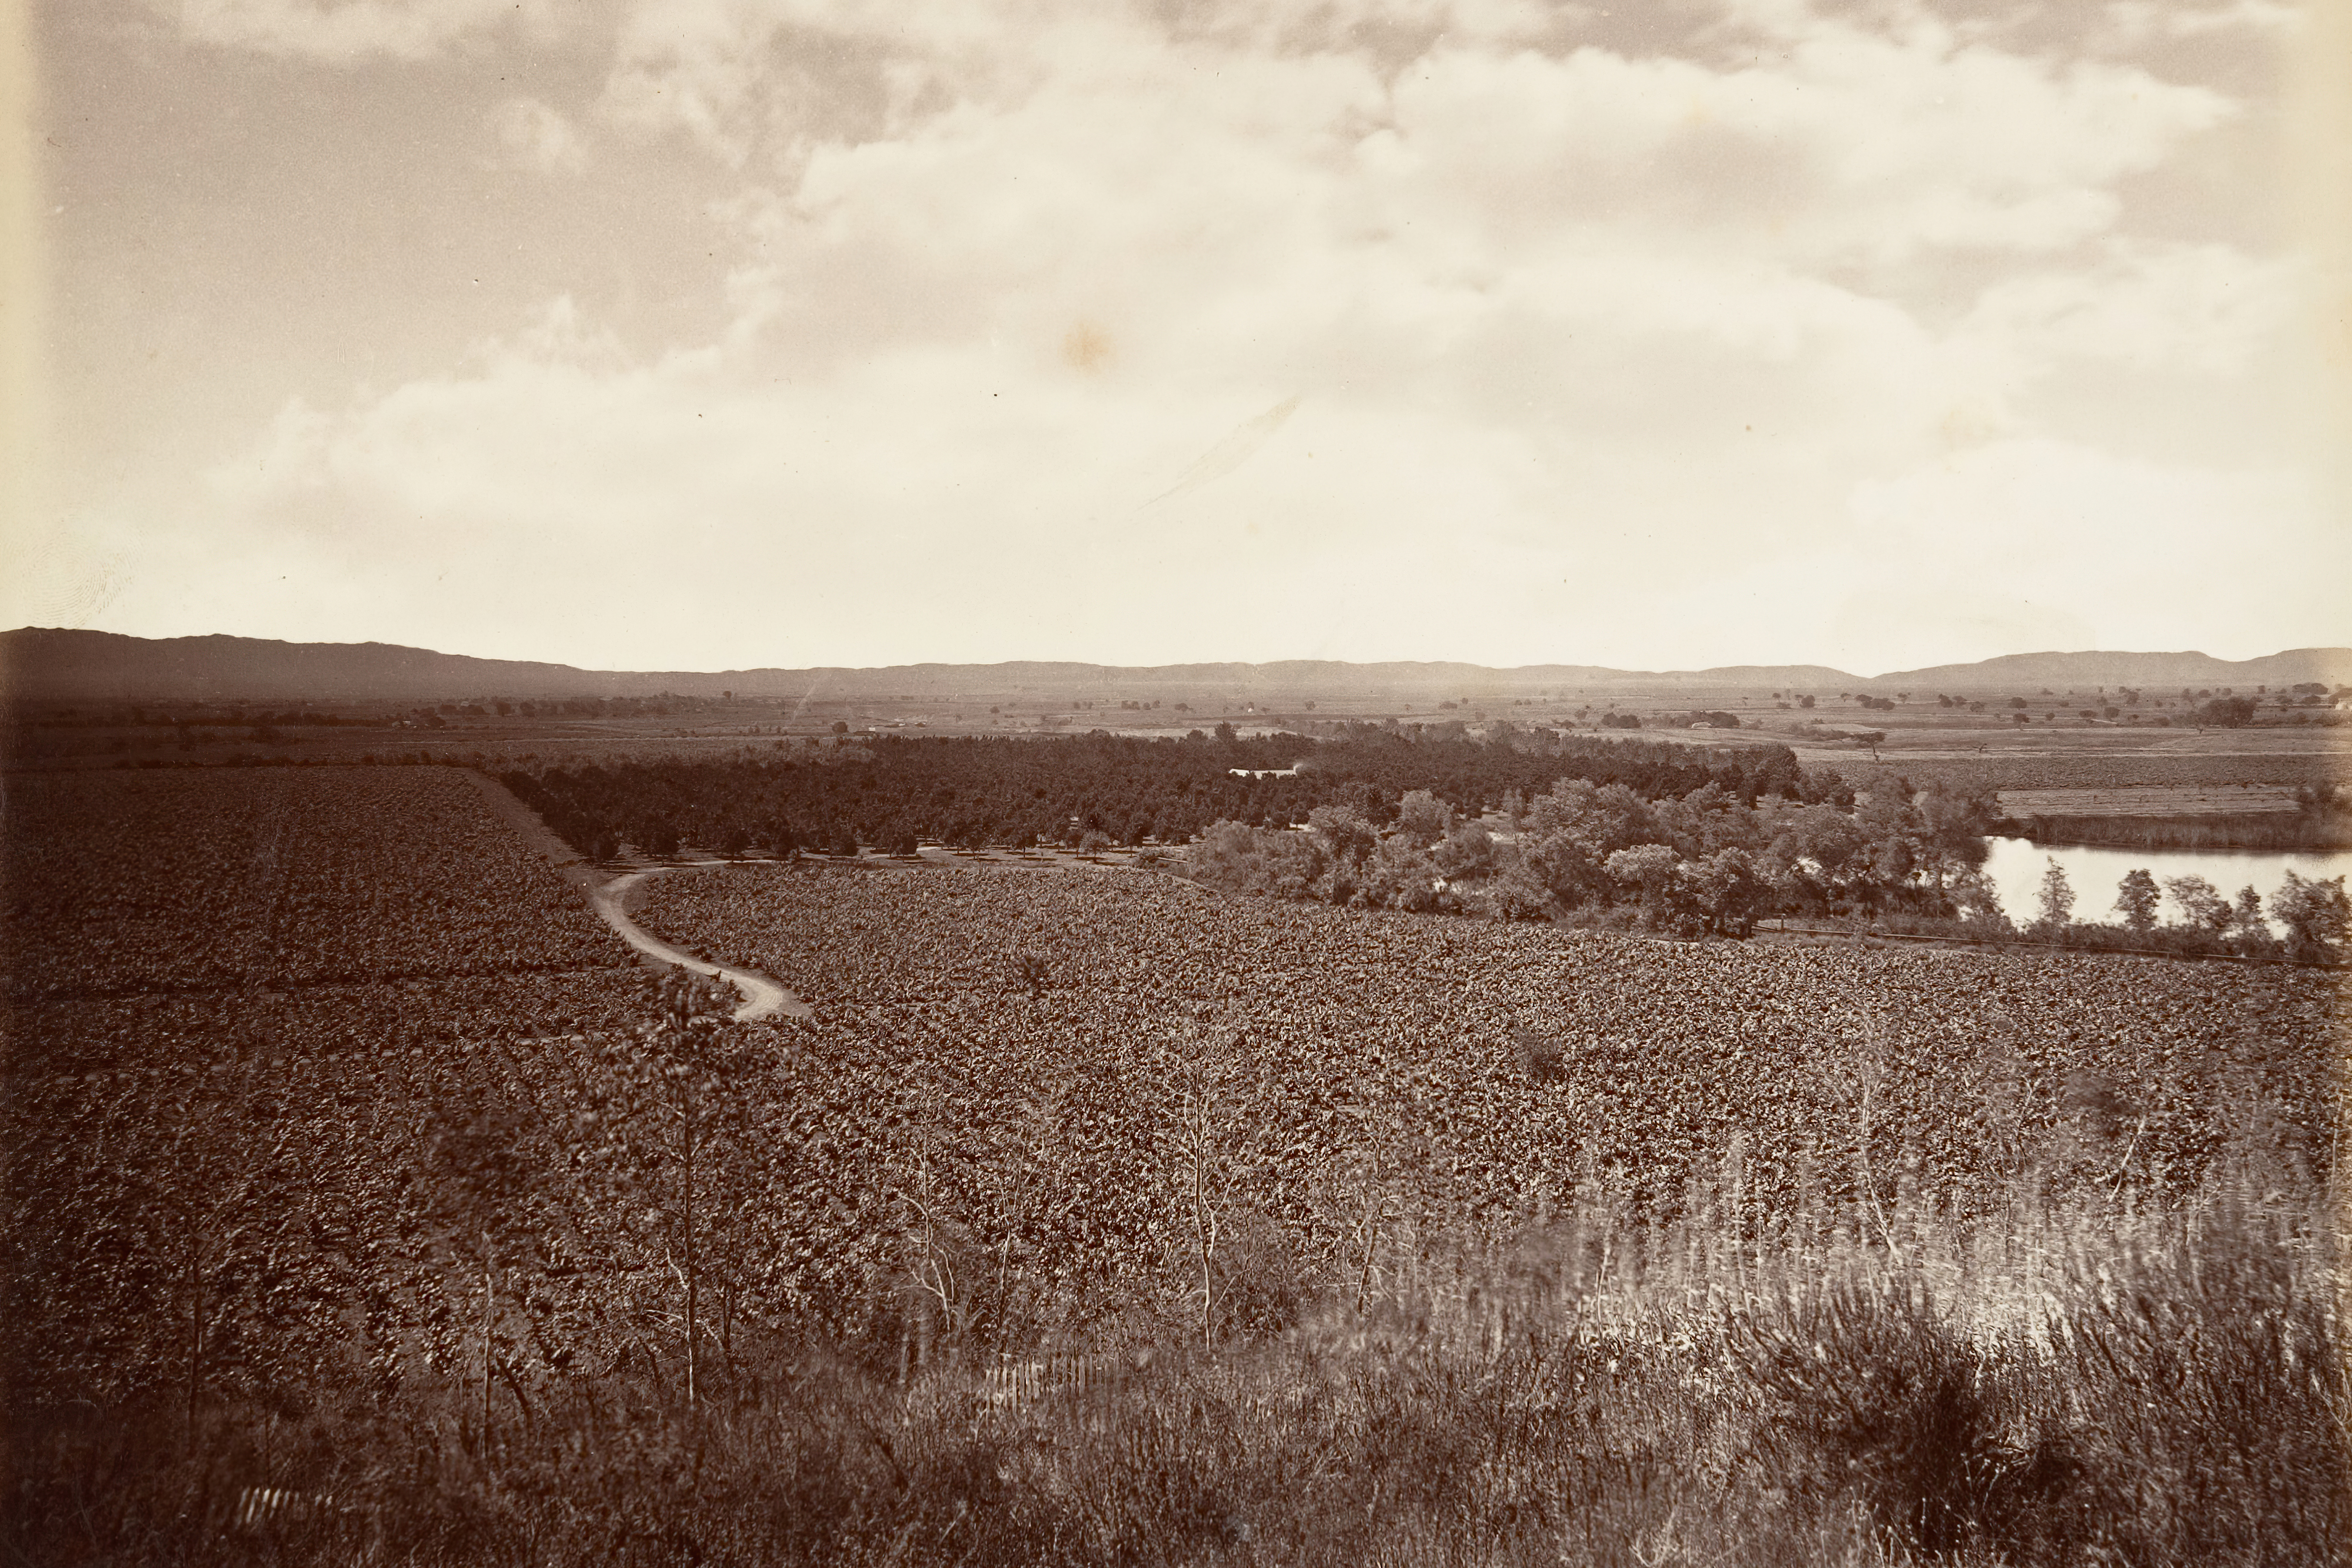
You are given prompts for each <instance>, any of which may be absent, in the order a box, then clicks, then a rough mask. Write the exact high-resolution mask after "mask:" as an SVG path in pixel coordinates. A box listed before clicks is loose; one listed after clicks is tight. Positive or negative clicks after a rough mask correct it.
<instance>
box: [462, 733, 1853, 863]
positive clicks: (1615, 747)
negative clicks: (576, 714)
mask: <svg viewBox="0 0 2352 1568" xmlns="http://www.w3.org/2000/svg"><path fill="white" fill-rule="evenodd" d="M1291 768H1297V773H1296V775H1295V776H1287V777H1280V778H1274V777H1243V776H1240V775H1239V774H1237V772H1236V770H1237V769H1238V770H1245V771H1246V772H1248V773H1251V774H1257V773H1269V772H1283V773H1287V772H1288V770H1289V769H1291ZM502 777H503V778H504V780H505V782H506V783H507V784H508V786H509V788H511V789H513V790H514V791H515V792H516V793H517V794H518V795H520V797H521V798H522V799H523V800H525V801H527V802H528V803H529V804H530V806H531V807H532V808H533V809H535V810H538V811H539V812H540V814H541V816H542V817H544V818H545V819H546V820H547V822H548V824H549V826H551V827H552V828H553V829H554V830H555V831H557V832H558V833H560V834H562V836H563V837H564V839H565V840H567V841H569V842H571V843H572V845H573V846H574V847H575V848H577V849H579V850H580V851H581V852H583V853H585V854H588V855H591V856H593V857H596V858H599V859H602V858H604V857H606V856H609V855H610V854H611V853H612V852H614V850H615V849H616V848H617V847H618V846H619V845H620V844H621V843H622V842H624V841H626V842H628V843H632V844H635V845H636V846H637V847H638V848H639V849H642V850H647V851H650V852H654V853H656V854H667V853H669V852H672V851H674V850H675V849H676V848H677V845H678V844H679V843H680V842H690V843H695V844H700V845H704V846H707V847H709V848H713V849H718V850H721V851H724V852H730V853H733V852H740V851H742V850H744V849H748V848H760V849H765V850H771V851H774V852H791V851H793V850H794V849H799V848H808V849H817V850H826V851H836V850H838V851H846V850H849V849H852V848H854V847H856V846H857V845H859V844H863V845H866V846H868V847H875V848H881V849H886V850H908V849H912V848H913V847H914V844H915V841H917V840H918V839H935V840H939V841H943V842H946V843H950V844H958V845H983V844H1025V843H1033V842H1036V841H1041V840H1042V841H1047V842H1060V841H1077V840H1080V839H1083V838H1084V836H1085V835H1087V834H1089V833H1095V834H1099V835H1101V837H1102V839H1104V840H1107V841H1110V842H1113V843H1123V844H1132V843H1140V842H1142V841H1144V840H1146V839H1151V840H1155V841H1160V842H1163V843H1170V842H1172V843H1182V842H1185V841H1189V840H1191V839H1192V838H1194V837H1196V836H1198V835H1199V834H1201V833H1202V832H1203V831H1206V830H1208V829H1209V828H1210V827H1211V826H1212V825H1213V824H1215V823H1218V822H1224V821H1232V822H1240V823H1244V824H1247V825H1251V826H1265V827H1272V828H1281V827H1285V826H1287V825H1290V824H1293V823H1298V822H1304V821H1307V816H1308V814H1309V813H1310V812H1312V811H1313V810H1316V809H1317V808H1318V807H1326V806H1344V807H1346V808H1347V809H1348V810H1350V811H1352V812H1354V813H1355V814H1356V815H1357V816H1358V817H1359V818H1360V819H1361V820H1363V821H1366V822H1369V823H1372V824H1377V825H1381V826H1385V825H1386V824H1388V823H1390V822H1391V821H1394V820H1395V818H1396V814H1397V811H1398V809H1399V805H1400V803H1401V802H1402V800H1403V799H1404V797H1405V796H1406V795H1407V794H1408V793H1409V792H1412V791H1415V790H1421V791H1426V792H1427V793H1428V794H1429V795H1431V796H1432V797H1433V799H1434V800H1439V801H1442V802H1444V804H1445V805H1446V807H1447V808H1448V809H1449V810H1454V811H1455V812H1461V813H1468V814H1472V815H1475V814H1476V813H1478V812H1480V811H1484V810H1490V809H1496V808H1499V807H1501V806H1502V805H1503V804H1504V802H1505V801H1506V800H1507V798H1508V797H1510V796H1512V795H1513V794H1515V793H1517V794H1520V795H1526V794H1531V793H1534V792H1536V791H1538V790H1542V789H1549V788H1550V787H1551V786H1552V784H1553V783H1554V782H1555V781H1556V780H1558V779H1562V778H1570V779H1580V780H1582V781H1584V782H1587V783H1589V784H1591V785H1593V786H1595V787H1608V786H1614V787H1617V788H1619V789H1622V790H1623V791H1625V792H1626V793H1627V794H1629V795H1631V796H1632V797H1633V798H1634V799H1636V800H1670V799H1679V798H1682V797H1685V796H1687V795H1689V794H1691V793H1692V792H1693V791H1694V790H1698V789H1713V790H1714V791H1715V792H1716V796H1717V798H1719V799H1722V800H1732V801H1736V802H1738V803H1740V804H1742V805H1746V804H1749V803H1752V802H1754V801H1756V800H1759V799H1761V798H1765V797H1779V798H1782V799H1788V800H1802V801H1811V802H1818V803H1828V804H1832V805H1842V804H1844V803H1846V802H1848V801H1849V800H1850V799H1851V797H1850V796H1849V795H1847V793H1846V792H1845V790H1844V787H1843V784H1842V783H1841V782H1840V781H1839V780H1837V779H1835V778H1834V777H1828V778H1821V777H1813V776H1808V775H1807V774H1805V773H1804V772H1803V771H1802V770H1801V769H1800V768H1798V766H1797V763H1796V758H1795V757H1794V755H1793V754H1791V753H1790V751H1789V750H1788V748H1787V747H1727V748H1723V749H1720V750H1717V749H1712V748H1707V749H1702V748H1699V747H1689V746H1681V745H1674V744H1665V743H1654V742H1653V743H1644V742H1640V741H1601V740H1592V739H1561V738H1559V737H1553V736H1549V735H1545V734H1541V733H1538V734H1533V735H1528V734H1516V735H1514V734H1505V735H1500V736H1496V737H1490V738H1488V739H1487V740H1486V741H1484V742H1481V741H1475V740H1471V739H1468V738H1465V737H1453V736H1442V735H1441V736H1434V737H1413V736H1409V735H1404V734H1400V733H1397V732H1395V731H1392V730H1389V729H1385V728H1382V727H1376V726H1370V725H1365V726H1356V727H1350V728H1349V729H1348V730H1347V731H1346V732H1344V733H1342V734H1341V735H1339V736H1337V737H1331V738H1326V739H1319V740H1318V739H1310V738H1307V737H1303V736H1297V735H1287V734H1285V735H1273V736H1262V737H1249V738H1237V737H1230V736H1229V735H1226V734H1221V735H1218V736H1214V737H1212V736H1207V735H1203V734H1202V733H1200V732H1198V731H1195V732H1194V733H1193V735H1192V736H1191V737H1187V738H1185V739H1182V740H1176V739H1159V740H1145V739H1139V738H1135V737H1122V736H1111V735H1106V734H1102V733H1099V732H1097V733H1095V734H1091V735H1085V736H1072V737H1051V738H1044V737H1041V738H1034V739H1030V738H1024V739H996V738H985V737H971V738H955V737H907V738H902V737H885V738H880V739H875V740H862V741H857V742H854V743H850V744H845V745H839V746H829V747H827V746H812V747H804V748H802V749H799V750H794V749H793V748H790V747H780V748H779V749H778V751H777V753H776V754H775V755H774V756H773V757H772V758H753V759H736V760H732V761H726V762H648V763H631V764H625V765H622V766H617V767H613V768H580V769H578V770H576V771H567V770H564V769H561V768H556V769H550V770H547V771H545V772H541V773H539V774H536V775H532V774H528V773H509V774H506V775H503V776H502Z"/></svg>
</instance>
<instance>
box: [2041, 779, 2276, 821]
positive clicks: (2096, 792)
mask: <svg viewBox="0 0 2352 1568" xmlns="http://www.w3.org/2000/svg"><path fill="white" fill-rule="evenodd" d="M2000 809H2001V811H2002V812H2003V814H2005V815H2007V816H2011V817H2201V816H2211V815H2214V814H2216V813H2221V814H2228V815H2241V814H2244V813H2249V812H2256V811H2292V810H2294V809H2295V799H2294V790H2293V789H2288V788H2286V787H2285V786H2284V785H2276V784H2220V785H2166V784H2145V785H2137V786H2130V787H2126V788H2123V789H2003V790H2001V791H2000Z"/></svg>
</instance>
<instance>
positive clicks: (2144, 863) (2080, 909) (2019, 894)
mask: <svg viewBox="0 0 2352 1568" xmlns="http://www.w3.org/2000/svg"><path fill="white" fill-rule="evenodd" d="M1985 842H1986V843H1987V844H1988V845H1989V846H1990V848H1991V850H1992V858H1991V859H1990V860H1988V861H1986V862H1985V866H1984V873H1985V878H1986V880H1987V881H1989V882H1990V883H1992V884H1993V887H1994V888H1995V889H1996V890H1997V891H1998V892H1999V894H2000V906H2001V908H2002V909H2003V910H2004V911H2005V912H2007V914H2008V915H2009V917H2010V918H2011V920H2014V921H2016V922H2017V923H2018V924H2019V925H2023V924H2024V923H2025V922H2027V921H2029V920H2032V918H2033V917H2034V916H2035V915H2037V914H2038V913H2040V910H2041V904H2040V900H2039V899H2038V898H2037V897H2036V894H2038V893H2039V892H2040V890H2041V887H2042V871H2043V869H2044V867H2045V866H2046V865H2047V863H2048V862H2051V861H2053V860H2054V861H2056V862H2058V863H2059V865H2060V866H2061V867H2063V869H2064V871H2065V873H2066V880H2067V881H2068V882H2069V883H2072V884H2073V885H2074V918H2075V919H2077V920H2084V921H2113V920H2116V913H2115V907H2114V906H2115V902H2116V884H2117V883H2120V882H2122V881H2123V879H2124V873H2126V872H2128V871H2131V870H2134V869H2135V868H2137V869H2141V870H2145V871H2147V872H2148V873H2150V874H2152V875H2153V876H2154V877H2155V878H2156V881H2157V885H2158V886H2159V887H2161V886H2163V885H2164V879H2165V878H2167V877H2171V876H2201V877H2203V878H2204V879H2205V880H2206V881H2207V882H2210V883H2212V884H2213V885H2214V886H2215V887H2217V888H2219V889H2221V896H2222V897H2224V898H2227V899H2230V900H2231V901H2232V902H2235V900H2236V899H2237V896H2238V890H2239V889H2240V888H2242V887H2246V886H2250V885H2251V886H2252V887H2253V888H2254V890H2255V891H2257V892H2258V893H2260V894H2262V895H2263V907H2264V908H2265V909H2267V908H2269V907H2270V901H2271V895H2272V894H2274V893H2276V892H2277V891H2278V890H2279V884H2280V883H2282V882H2284V880H2285V877H2286V873H2288V872H2290V871H2292V872H2294V873H2295V874H2296V875H2297V876H2300V877H2304V878H2306V879H2308V878H2313V877H2332V876H2345V875H2347V874H2352V854H2342V853H2334V854H2286V853H2282V852H2278V851H2275V850H2109V849H2091V848H2084V847H2080V846H2076V847H2072V848H2061V847H2057V846H2053V845H2048V844H2036V843H2034V842H2033V841H2031V840H2029V839H1988V840H1986V841H1985ZM2157 917H2158V919H2160V920H2164V921H2167V922H2170V921H2175V920H2178V919H2179V918H2180V910H2179V906H2178V905H2177V904H2174V903H2173V902H2172V895H2171V894H2166V895H2165V899H2164V906H2163V908H2162V909H2161V910H2160V911H2159V912H2158V916H2157ZM2273 929H2275V926H2274V927H2273Z"/></svg>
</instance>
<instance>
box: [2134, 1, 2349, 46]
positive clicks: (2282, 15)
mask: <svg viewBox="0 0 2352 1568" xmlns="http://www.w3.org/2000/svg"><path fill="white" fill-rule="evenodd" d="M2105 21H2106V42H2108V43H2109V44H2110V46H2111V47H2124V48H2132V47H2138V46H2140V45H2142V44H2145V43H2147V42H2148V41H2150V40H2152V39H2158V38H2163V39H2186V38H2204V37H2210V36H2212V35H2214V34H2217V33H2243V34H2250V35H2252V36H2255V37H2263V36H2266V35H2267V36H2271V37H2284V35H2286V34H2289V33H2292V32H2294V30H2295V29H2296V28H2297V27H2298V26H2301V25H2302V21H2303V13H2302V8H2301V7H2300V6H2297V5H2287V4H2283V3H2282V0H2230V3H2229V4H2227V5H2178V4H2168V5H2158V4H2157V3H2156V0H2114V3H2112V4H2110V5H2108V6H2107V7H2106V12H2105Z"/></svg>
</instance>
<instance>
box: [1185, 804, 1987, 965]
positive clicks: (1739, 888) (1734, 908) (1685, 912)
mask: <svg viewBox="0 0 2352 1568" xmlns="http://www.w3.org/2000/svg"><path fill="white" fill-rule="evenodd" d="M1998 817H1999V808H1998V807H1997V806H1996V805H1995V804H1994V803H1993V801H1992V800H1991V798H1990V796H1988V795H1984V794H1981V793H1979V794H1959V793H1954V792H1952V791H1949V790H1948V789H1942V788H1940V787H1938V788H1936V789H1928V790H1925V791H1915V790H1913V789H1911V787H1910V785H1909V784H1908V783H1907V782H1906V781H1904V780H1902V779H1895V780H1894V781H1892V783H1891V784H1890V785H1889V786H1888V787H1886V788H1883V789H1873V790H1872V791H1871V793H1870V794H1869V795H1868V796H1867V797H1865V798H1864V799H1863V800H1860V801H1859V802H1856V801H1854V800H1852V798H1851V797H1850V796H1848V797H1842V798H1839V799H1821V800H1805V799H1803V798H1801V797H1794V798H1792V797H1790V796H1785V795H1778V794H1772V795H1763V796H1759V797H1754V798H1750V799H1742V798H1741V797H1740V796H1738V794H1736V793H1734V792H1732V791H1729V790H1727V789H1723V788H1722V787H1721V786H1719V785H1717V784H1715V783H1712V782H1709V783H1706V784H1703V785H1701V786H1700V787H1698V788H1697V789H1692V790H1689V791H1687V792H1685V793H1683V794H1679V795H1676V794H1660V795H1658V796H1655V797H1653V798H1649V799H1644V798H1643V795H1642V794H1641V793H1640V792H1639V791H1638V790H1635V789H1630V788H1628V787H1626V786H1625V785H1622V784H1618V783H1605V784H1596V783H1594V782H1593V781H1591V780H1590V779H1579V778H1574V777H1567V778H1561V779H1558V780H1557V781H1556V782H1555V783H1554V784H1553V785H1552V787H1551V788H1550V789H1549V790H1547V791H1546V792H1544V793H1542V794H1538V795H1536V796H1534V797H1533V798H1531V799H1522V798H1521V797H1520V796H1518V795H1517V793H1516V792H1515V793H1513V794H1511V795H1508V796H1507V797H1506V800H1505V803H1504V807H1503V825H1502V829H1501V831H1496V829H1495V828H1494V827H1492V826H1490V825H1489V824H1488V823H1487V822H1486V821H1481V820H1477V819H1475V818H1471V817H1467V816H1464V815H1461V814H1458V813H1456V812H1455V811H1454V809H1453V808H1452V806H1451V805H1450V803H1449V802H1447V801H1446V800H1443V799H1442V798H1440V797H1438V796H1436V795H1434V794H1433V793H1431V792H1429V791H1426V790H1413V791H1409V792H1408V793H1406V794H1405V795H1404V796H1403V797H1402V800H1400V802H1399V806H1398V810H1397V812H1396V815H1395V817H1394V819H1393V821H1389V822H1385V823H1383V822H1377V821H1372V820H1370V819H1369V818H1367V817H1366V816H1364V815H1363V814H1362V813H1360V812H1359V811H1356V810H1353V809H1351V808H1350V807H1349V806H1348V805H1346V804H1339V803H1335V804H1331V805H1325V806H1318V807H1317V808H1315V809H1314V810H1311V811H1310V812H1309V813H1308V814H1307V831H1305V832H1293V831H1279V830H1270V829H1267V828H1265V827H1261V826H1255V825H1253V824H1250V823H1246V822H1242V821H1221V822H1218V823H1215V824H1214V825H1213V826H1212V827H1211V828H1210V830H1209V831H1208V832H1207V833H1206V834H1205V835H1204V836H1203V837H1202V841H1201V842H1200V843H1199V844H1197V845H1195V846H1194V848H1193V850H1192V853H1191V855H1190V856H1189V857H1188V859H1187V862H1186V865H1187V870H1188V871H1189V873H1190V874H1192V876H1194V877H1195V878H1197V879H1198V880H1200V881H1201V882H1202V883H1206V884H1208V885H1210V886H1213V887H1218V888H1221V889H1224V890H1227V891H1231V892H1236V893H1253V894H1263V895H1267V896H1272V897H1277V898H1296V899H1311V900H1315V901H1318V902H1321V903H1326V904H1346V905H1349V906H1353V907H1358V908H1388V909H1407V910H1425V911H1439V912H1455V913H1462V914H1473V915H1485V916H1487V917H1489V918H1496V919H1506V920H1510V919H1536V918H1550V919H1561V918H1568V919H1571V920H1575V921H1578V922H1580V923H1584V924H1593V925H1640V926H1642V927H1644V928H1647V929H1650V930H1655V931H1662V932H1666V933H1671V934H1675V935H1681V936H1697V935H1703V934H1709V933H1712V934H1717V935H1722V936H1746V935H1747V934H1748V932H1749V931H1750V930H1752V929H1753V928H1754V925H1755V923H1756V921H1757V920H1758V919H1759V917H1762V916H1765V915H1847V914H1878V913H1881V912H1884V911H1888V910H1895V911H1901V912H1905V913H1909V914H1913V915H1927V916H1941V917H1945V918H1958V917H1959V916H1962V915H1969V916H1972V917H1973V916H1976V915H1982V914H1984V913H1985V912H1987V911H1992V912H1994V913H1997V912H1998V905H1997V904H1996V903H1995V902H1994V899H1993V896H1992V893H1991V890H1990V887H1989V886H1988V885H1987V884H1986V883H1985V882H1984V880H1983V878H1982V876H1981V874H1980V873H1979V868H1980V867H1981V866H1982V865H1983V864H1984V862H1985V859H1986V857H1987V847H1986V844H1985V839H1984V835H1985V833H1986V831H1987V830H1988V829H1989V828H1990V826H1991V825H1992V824H1993V822H1994V821H1996V820H1997V819H1998Z"/></svg>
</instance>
